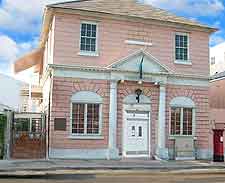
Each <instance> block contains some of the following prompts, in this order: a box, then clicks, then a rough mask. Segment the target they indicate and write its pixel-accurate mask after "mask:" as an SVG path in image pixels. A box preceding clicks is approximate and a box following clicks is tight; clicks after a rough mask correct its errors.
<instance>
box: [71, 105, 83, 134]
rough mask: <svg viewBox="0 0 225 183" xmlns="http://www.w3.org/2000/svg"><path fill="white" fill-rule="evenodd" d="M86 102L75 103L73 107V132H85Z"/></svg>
mask: <svg viewBox="0 0 225 183" xmlns="http://www.w3.org/2000/svg"><path fill="white" fill-rule="evenodd" d="M84 107H85V105H84V104H73V109H72V133H75V134H83V133H84Z"/></svg>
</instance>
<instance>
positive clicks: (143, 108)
mask: <svg viewBox="0 0 225 183" xmlns="http://www.w3.org/2000/svg"><path fill="white" fill-rule="evenodd" d="M128 110H129V111H132V110H133V111H142V112H146V113H148V114H149V120H148V129H149V131H148V142H149V144H148V152H149V154H146V155H127V154H126V151H125V149H124V145H125V143H126V134H127V125H126V121H127V120H126V114H127V112H126V111H128ZM122 126H123V131H122V133H123V134H122V137H123V138H122V156H123V157H127V158H139V157H151V107H150V104H148V105H146V104H124V105H123V124H122Z"/></svg>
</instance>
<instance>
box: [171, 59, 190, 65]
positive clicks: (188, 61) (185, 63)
mask: <svg viewBox="0 0 225 183" xmlns="http://www.w3.org/2000/svg"><path fill="white" fill-rule="evenodd" d="M174 63H175V64H180V65H192V62H191V60H187V61H184V60H175V61H174Z"/></svg>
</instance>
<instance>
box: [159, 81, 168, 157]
mask: <svg viewBox="0 0 225 183" xmlns="http://www.w3.org/2000/svg"><path fill="white" fill-rule="evenodd" d="M156 153H157V156H158V157H159V158H161V159H168V149H166V87H165V85H164V84H161V85H160V94H159V113H158V144H157V152H156Z"/></svg>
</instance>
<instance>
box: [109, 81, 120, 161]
mask: <svg viewBox="0 0 225 183" xmlns="http://www.w3.org/2000/svg"><path fill="white" fill-rule="evenodd" d="M117 82H118V81H111V82H110V96H109V97H110V101H109V102H110V103H109V129H108V130H109V131H108V134H109V135H108V149H109V155H108V159H113V158H116V157H114V156H118V155H119V154H118V153H117V152H118V150H117V143H116V140H117ZM112 151H113V152H114V153H112Z"/></svg>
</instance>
